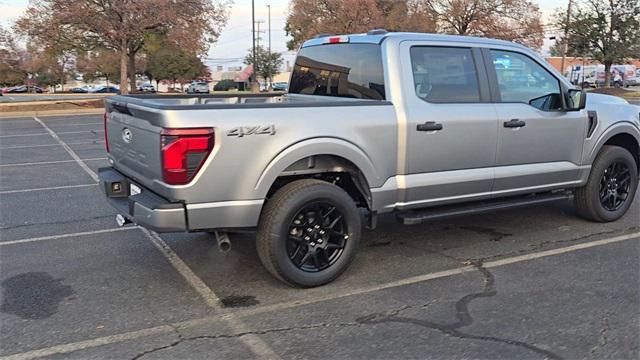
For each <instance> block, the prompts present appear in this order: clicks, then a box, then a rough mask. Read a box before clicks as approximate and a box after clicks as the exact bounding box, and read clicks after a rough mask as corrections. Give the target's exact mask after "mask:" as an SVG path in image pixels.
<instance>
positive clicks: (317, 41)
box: [302, 30, 528, 50]
mask: <svg viewBox="0 0 640 360" xmlns="http://www.w3.org/2000/svg"><path fill="white" fill-rule="evenodd" d="M331 38H341V39H342V42H349V43H353V44H381V43H382V42H383V41H385V40H388V39H394V40H398V41H403V40H413V41H442V42H460V43H467V44H469V43H473V44H479V45H481V44H482V45H488V46H491V45H494V46H498V45H499V46H511V47H516V48H519V49H526V50H528V48H526V47H525V46H522V45H520V44H517V43H514V42H510V41H506V40H497V39H488V38H481V37H476V36H461V35H444V34H425V33H411V32H385V31H384V30H373V31H370V32H369V33H362V34H345V35H330V34H322V35H318V36H316V37H315V38H313V39H310V40H307V41H305V42H304V43H303V44H302V47H303V48H305V47H309V46H316V45H324V44H327V43H329V39H331Z"/></svg>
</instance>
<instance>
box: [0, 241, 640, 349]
mask: <svg viewBox="0 0 640 360" xmlns="http://www.w3.org/2000/svg"><path fill="white" fill-rule="evenodd" d="M638 238H640V232H635V233H631V234H627V235H621V236H616V237H612V238H608V239H602V240H595V241H591V242H586V243H581V244H577V245H572V246H566V247H561V248H557V249H552V250H546V251H540V252H536V253H531V254H527V255H522V256H514V257H509V258H505V259H502V260H496V261H491V262H487V263H485V264H484V266H485V267H491V268H495V267H500V266H504V265H509V264H514V263H519V262H524V261H529V260H533V259H540V258H544V257H549V256H554V255H560V254H565V253H570V252H573V251H578V250H583V249H588V248H592V247H597V246H603V245H608V244H613V243H617V242H622V241H628V240H634V239H638ZM470 271H477V270H476V269H475V268H474V267H472V266H464V267H460V268H456V269H451V270H445V271H439V272H434V273H429V274H424V275H419V276H414V277H411V278H407V279H403V280H399V281H394V282H390V283H387V284H381V285H377V286H372V287H366V288H362V289H355V290H353V291H348V292H342V293H334V294H330V295H327V296H324V297H322V298H314V299H313V300H307V301H304V300H301V301H290V302H286V303H282V304H276V305H272V306H261V307H257V308H255V309H248V310H240V311H236V312H233V313H230V312H226V313H223V314H216V315H214V316H207V317H203V318H199V319H192V320H187V321H182V322H178V323H172V324H171V325H167V326H156V327H152V328H147V329H142V330H137V331H131V332H126V333H122V334H117V335H110V336H105V337H100V338H95V339H91V340H85V341H80V342H75V343H69V344H62V345H56V346H52V347H48V348H42V349H37V350H31V351H27V352H23V353H18V354H14V355H9V356H6V357H0V360H29V359H35V358H39V357H44V356H51V355H55V354H67V353H70V352H74V351H78V350H83V349H89V348H94V347H98V346H103V345H109V344H115V343H120V342H124V341H128V340H135V339H138V338H142V337H147V336H152V335H158V334H166V333H171V332H173V331H175V329H176V328H178V329H188V328H191V327H195V326H201V325H204V324H210V323H217V322H222V321H228V318H229V317H230V316H233V317H234V318H236V317H247V316H251V315H256V314H262V313H267V312H272V311H276V310H284V309H288V308H294V307H298V306H303V305H309V304H314V303H318V302H324V301H329V300H335V299H340V298H343V297H346V296H352V295H359V294H365V293H370V292H375V291H379V290H385V289H389V288H393V287H398V286H404V285H412V284H417V283H421V282H425V281H429V280H434V279H439V278H445V277H450V276H454V275H459V274H463V273H466V272H470ZM194 276H195V275H194ZM301 291H303V290H301ZM214 295H215V294H214Z"/></svg>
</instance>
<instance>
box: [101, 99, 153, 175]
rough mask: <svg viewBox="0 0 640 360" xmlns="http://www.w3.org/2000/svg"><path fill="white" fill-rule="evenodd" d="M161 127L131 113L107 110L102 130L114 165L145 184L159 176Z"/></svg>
mask: <svg viewBox="0 0 640 360" xmlns="http://www.w3.org/2000/svg"><path fill="white" fill-rule="evenodd" d="M161 130H162V128H160V127H158V126H155V125H153V124H151V123H150V122H149V121H147V120H145V119H141V118H136V117H135V116H134V115H132V114H131V113H128V112H127V113H124V112H118V111H109V112H108V113H107V118H106V124H105V131H106V134H107V143H108V148H109V155H110V158H111V160H112V161H113V164H112V165H113V167H115V168H116V169H118V170H119V171H120V172H122V173H123V174H125V175H127V176H129V177H131V178H133V179H134V180H136V181H137V182H139V183H141V184H142V185H144V186H147V187H151V185H152V184H153V182H154V180H162V165H161V161H162V159H161V152H160V132H161Z"/></svg>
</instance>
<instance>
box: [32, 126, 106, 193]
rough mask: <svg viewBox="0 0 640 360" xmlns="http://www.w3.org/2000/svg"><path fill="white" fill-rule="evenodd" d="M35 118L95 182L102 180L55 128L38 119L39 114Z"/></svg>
mask: <svg viewBox="0 0 640 360" xmlns="http://www.w3.org/2000/svg"><path fill="white" fill-rule="evenodd" d="M33 119H34V120H35V121H37V122H38V123H39V124H40V125H42V127H44V128H45V130H47V132H48V133H49V134H51V136H53V138H54V139H56V141H58V142H59V143H60V145H62V147H64V149H65V150H66V151H67V152H68V153H69V155H71V157H72V158H73V159H74V160H75V161H76V162H77V163H78V165H80V167H81V168H83V169H84V171H86V172H87V174H89V176H91V178H92V179H93V180H94V181H95V182H99V181H100V179H99V178H98V174H96V173H95V172H94V171H93V170H91V168H89V167H88V166H87V164H85V162H84V161H82V159H81V158H80V156H78V154H76V152H75V151H73V149H71V148H70V147H69V145H67V144H66V143H65V142H64V141H62V139H60V137H59V136H58V135H57V134H56V133H55V132H54V131H53V130H51V129H50V128H49V127H48V126H47V125H46V124H45V123H44V122H42V120H40V119H38V117H37V116H34V117H33Z"/></svg>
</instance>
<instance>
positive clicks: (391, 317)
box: [356, 262, 562, 359]
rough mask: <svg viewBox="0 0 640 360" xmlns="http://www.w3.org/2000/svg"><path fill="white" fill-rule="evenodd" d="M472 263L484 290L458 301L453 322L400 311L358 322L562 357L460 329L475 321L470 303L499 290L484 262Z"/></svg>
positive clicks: (520, 342) (362, 319)
mask: <svg viewBox="0 0 640 360" xmlns="http://www.w3.org/2000/svg"><path fill="white" fill-rule="evenodd" d="M472 265H473V266H475V267H476V268H477V269H478V271H480V273H481V274H482V276H483V282H484V286H483V290H482V291H481V292H477V293H471V294H468V295H465V296H463V297H462V298H461V299H460V300H458V301H457V302H456V305H455V307H456V318H457V320H456V321H454V322H453V323H450V324H440V323H436V322H432V321H428V320H421V319H416V318H411V317H403V316H399V311H397V312H395V313H391V314H389V313H387V314H379V313H378V314H371V315H367V316H364V317H361V318H358V319H356V322H358V323H362V324H380V323H389V322H396V323H405V324H411V325H416V326H421V327H426V328H429V329H433V330H437V331H439V332H441V333H443V334H445V335H449V336H452V337H455V338H459V339H472V340H481V341H490V342H497V343H503V344H508V345H513V346H517V347H521V348H525V349H527V350H530V351H533V352H535V353H537V354H540V355H543V356H544V357H545V358H548V359H562V358H561V357H560V356H559V355H557V354H555V353H553V352H551V351H549V350H545V349H542V348H539V347H537V346H535V345H531V344H528V343H525V342H522V341H517V340H511V339H503V338H498V337H493V336H481V335H473V334H469V333H465V332H462V331H460V330H459V329H460V328H463V327H465V326H469V325H471V324H472V323H473V321H474V319H473V317H472V316H471V313H470V311H469V308H468V306H469V303H471V301H473V300H475V299H478V298H483V297H492V296H495V295H496V294H497V290H496V288H495V278H494V276H493V274H491V272H489V270H487V269H486V268H484V267H483V266H482V263H480V262H472Z"/></svg>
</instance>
